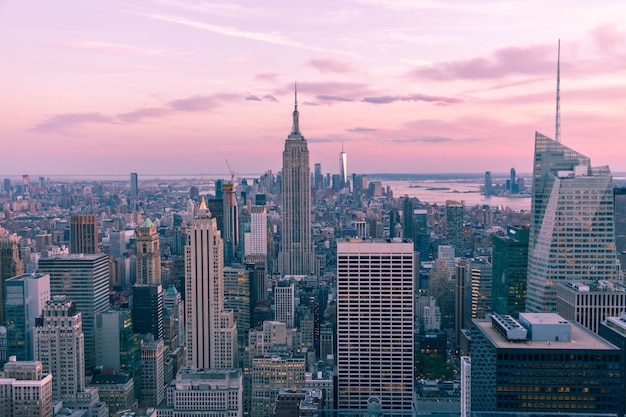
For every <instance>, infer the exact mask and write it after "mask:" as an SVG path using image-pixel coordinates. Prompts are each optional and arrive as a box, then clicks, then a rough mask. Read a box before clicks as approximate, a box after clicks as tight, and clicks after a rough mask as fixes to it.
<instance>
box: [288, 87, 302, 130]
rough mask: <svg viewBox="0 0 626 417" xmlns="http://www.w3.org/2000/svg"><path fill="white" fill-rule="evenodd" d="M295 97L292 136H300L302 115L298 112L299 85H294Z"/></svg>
mask: <svg viewBox="0 0 626 417" xmlns="http://www.w3.org/2000/svg"><path fill="white" fill-rule="evenodd" d="M294 95H295V102H294V103H295V104H294V108H293V127H292V128H291V135H290V136H300V135H301V133H300V121H299V120H298V119H299V118H300V113H299V112H298V85H297V84H295V83H294Z"/></svg>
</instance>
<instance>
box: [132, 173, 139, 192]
mask: <svg viewBox="0 0 626 417" xmlns="http://www.w3.org/2000/svg"><path fill="white" fill-rule="evenodd" d="M138 195H139V186H138V184H137V173H136V172H131V173H130V196H131V197H137V196H138Z"/></svg>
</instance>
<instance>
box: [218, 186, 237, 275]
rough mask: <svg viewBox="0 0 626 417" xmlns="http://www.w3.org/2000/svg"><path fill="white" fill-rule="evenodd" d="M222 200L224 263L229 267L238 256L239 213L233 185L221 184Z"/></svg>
mask: <svg viewBox="0 0 626 417" xmlns="http://www.w3.org/2000/svg"><path fill="white" fill-rule="evenodd" d="M222 193H223V200H224V229H223V230H222V232H223V233H222V239H223V240H224V250H225V258H224V263H225V264H226V265H230V264H232V263H233V261H234V260H235V259H236V258H237V257H238V256H239V211H238V207H237V198H236V196H235V183H234V181H231V182H229V183H225V184H222Z"/></svg>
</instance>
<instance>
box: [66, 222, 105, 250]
mask: <svg viewBox="0 0 626 417" xmlns="http://www.w3.org/2000/svg"><path fill="white" fill-rule="evenodd" d="M98 252H99V250H98V217H97V216H96V215H95V214H74V215H72V217H70V253H84V254H87V255H93V254H96V253H98Z"/></svg>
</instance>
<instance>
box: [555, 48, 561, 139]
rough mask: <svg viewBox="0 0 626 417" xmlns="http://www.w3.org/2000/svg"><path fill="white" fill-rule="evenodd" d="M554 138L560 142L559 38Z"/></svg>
mask: <svg viewBox="0 0 626 417" xmlns="http://www.w3.org/2000/svg"><path fill="white" fill-rule="evenodd" d="M555 125H556V126H555V132H554V140H556V141H557V142H559V143H560V142H561V40H560V39H559V46H558V56H557V61H556V123H555Z"/></svg>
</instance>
